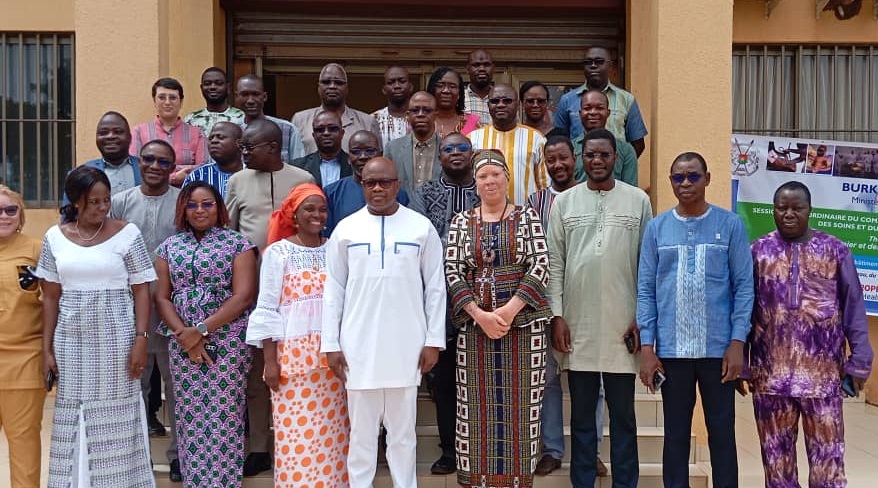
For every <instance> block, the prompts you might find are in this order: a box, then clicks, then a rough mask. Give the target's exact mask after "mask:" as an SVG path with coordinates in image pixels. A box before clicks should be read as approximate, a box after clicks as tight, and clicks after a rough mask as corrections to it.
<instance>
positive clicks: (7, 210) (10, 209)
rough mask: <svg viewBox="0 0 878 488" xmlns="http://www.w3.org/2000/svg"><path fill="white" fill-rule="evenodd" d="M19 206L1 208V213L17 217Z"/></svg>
mask: <svg viewBox="0 0 878 488" xmlns="http://www.w3.org/2000/svg"><path fill="white" fill-rule="evenodd" d="M18 210H19V208H18V205H7V206H5V207H0V213H5V214H6V215H8V216H9V217H15V216H16V215H18Z"/></svg>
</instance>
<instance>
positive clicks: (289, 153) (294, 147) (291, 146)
mask: <svg viewBox="0 0 878 488" xmlns="http://www.w3.org/2000/svg"><path fill="white" fill-rule="evenodd" d="M263 117H265V119H266V120H270V121H272V122H274V123H275V124H277V126H278V127H280V132H281V135H282V136H283V137H282V140H281V150H280V157H281V159H282V160H283V162H285V163H287V164H289V163H291V162H292V161H293V160H294V159H297V158H301V157H302V156H304V155H305V145H304V144H303V143H302V134H301V133H300V132H299V129H298V128H296V126H295V125H293V124H291V123H289V122H287V121H286V120H283V119H279V118H277V117H272V116H270V115H263ZM246 128H247V123H246V122H241V129H246Z"/></svg>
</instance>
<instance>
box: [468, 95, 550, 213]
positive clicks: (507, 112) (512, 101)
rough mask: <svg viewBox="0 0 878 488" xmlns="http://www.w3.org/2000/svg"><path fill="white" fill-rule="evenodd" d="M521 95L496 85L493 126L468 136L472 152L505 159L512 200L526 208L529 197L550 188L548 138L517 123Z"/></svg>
mask: <svg viewBox="0 0 878 488" xmlns="http://www.w3.org/2000/svg"><path fill="white" fill-rule="evenodd" d="M518 107H519V101H518V92H517V91H516V90H515V89H514V88H512V86H510V85H508V84H506V83H496V84H495V85H494V88H493V89H491V96H490V97H488V110H490V112H491V125H488V126H485V127H481V128H479V129H476V130H474V131H472V132H470V134H469V138H470V140H471V141H472V143H473V150H479V149H496V150H498V151H500V152H502V153H503V155H504V156H506V165H507V167H508V169H509V195H508V196H509V200H510V201H511V202H512V203H513V204H515V205H525V204H526V203H527V197H529V196H530V195H531V194H532V193H535V192H537V191H540V190H542V189H543V188H546V186H548V185H549V173H548V170H547V169H546V164H545V161H544V159H543V146H545V144H546V138H545V137H543V135H542V134H540V132H539V131H538V130H536V129H534V128H533V127H530V126H527V125H524V124H520V123H519V122H518Z"/></svg>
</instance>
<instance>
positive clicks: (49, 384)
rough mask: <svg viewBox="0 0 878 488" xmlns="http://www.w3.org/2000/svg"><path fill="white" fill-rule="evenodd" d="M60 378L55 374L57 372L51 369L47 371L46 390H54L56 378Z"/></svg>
mask: <svg viewBox="0 0 878 488" xmlns="http://www.w3.org/2000/svg"><path fill="white" fill-rule="evenodd" d="M57 379H58V376H56V375H55V372H54V371H52V370H51V369H50V370H49V372H48V373H46V391H52V388H53V387H54V386H55V380H57Z"/></svg>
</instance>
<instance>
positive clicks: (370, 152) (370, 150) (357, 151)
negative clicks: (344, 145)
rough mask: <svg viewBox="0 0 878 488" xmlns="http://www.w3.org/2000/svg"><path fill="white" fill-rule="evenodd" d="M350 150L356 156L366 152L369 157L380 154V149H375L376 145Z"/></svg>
mask: <svg viewBox="0 0 878 488" xmlns="http://www.w3.org/2000/svg"><path fill="white" fill-rule="evenodd" d="M350 152H351V154H352V155H354V156H362V155H364V154H365V155H366V156H367V157H370V158H374V157H375V156H377V155H378V150H377V149H375V148H374V147H367V148H365V149H360V148H356V149H351V151H350Z"/></svg>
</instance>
